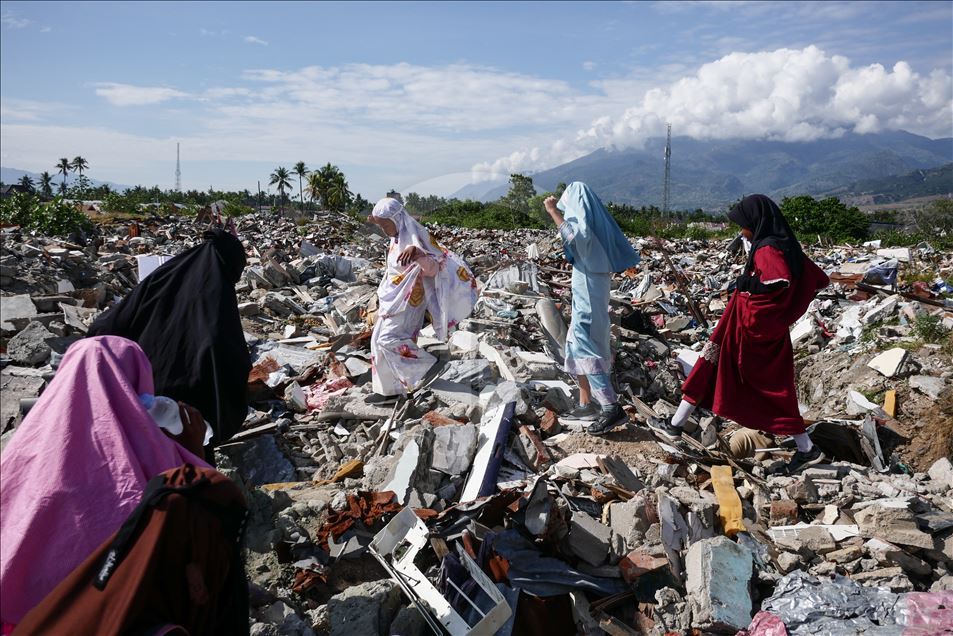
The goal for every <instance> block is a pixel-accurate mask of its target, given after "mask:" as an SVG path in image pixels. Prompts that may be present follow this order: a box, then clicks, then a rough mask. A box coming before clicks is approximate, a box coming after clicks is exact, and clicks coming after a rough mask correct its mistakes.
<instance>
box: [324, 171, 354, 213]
mask: <svg viewBox="0 0 953 636" xmlns="http://www.w3.org/2000/svg"><path fill="white" fill-rule="evenodd" d="M351 194H352V193H351V191H350V190H349V189H348V187H347V179H345V178H344V174H343V173H341V172H338V174H337V175H335V177H334V179H333V180H332V181H331V188H330V190H329V191H328V203H329V204H330V207H331V209H332V210H337V211H338V212H342V211H344V209H345V208H346V207H347V204H348V203H350V202H351Z"/></svg>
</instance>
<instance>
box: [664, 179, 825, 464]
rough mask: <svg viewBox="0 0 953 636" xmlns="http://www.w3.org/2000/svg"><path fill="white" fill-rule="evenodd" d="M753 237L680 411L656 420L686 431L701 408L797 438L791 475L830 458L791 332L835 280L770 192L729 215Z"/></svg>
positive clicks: (673, 433) (670, 430) (673, 431)
mask: <svg viewBox="0 0 953 636" xmlns="http://www.w3.org/2000/svg"><path fill="white" fill-rule="evenodd" d="M728 218H729V219H731V221H732V222H733V223H735V224H737V225H739V226H741V233H742V235H743V236H744V237H745V238H747V239H748V240H749V241H750V242H751V250H750V251H749V253H748V261H747V263H746V264H745V269H744V271H743V272H742V274H741V276H739V277H738V279H737V281H736V282H735V293H734V294H733V295H732V297H731V300H730V301H729V303H728V307H727V308H726V309H725V313H724V314H723V315H722V317H721V319H720V320H719V321H718V326H717V327H716V328H715V331H714V332H713V333H712V335H711V338H710V340H709V341H708V342H707V343H706V344H705V347H704V349H702V356H701V357H700V358H699V359H698V362H697V363H696V364H695V367H694V368H693V369H692V372H691V373H690V374H689V376H688V378H687V379H686V380H685V383H684V384H683V385H682V394H683V399H682V403H681V404H680V405H679V407H678V410H677V411H676V413H675V415H674V416H672V417H671V418H667V419H665V420H653V421H651V422H650V423H649V425H650V426H651V427H652V428H653V429H654V430H655V431H657V432H659V433H661V434H662V435H664V436H666V437H668V438H670V439H674V438H677V437H680V436H681V433H682V430H681V429H682V425H683V424H684V423H685V421H686V420H687V419H688V416H689V415H691V413H692V411H694V409H695V408H696V407H699V406H701V407H702V408H707V409H711V410H712V411H714V412H715V413H716V414H717V415H720V416H721V417H725V418H728V419H730V420H734V421H735V422H737V423H738V424H741V425H742V426H744V427H746V428H752V429H757V430H761V431H765V432H768V433H772V434H774V435H791V436H793V437H794V441H795V443H796V444H797V452H795V453H794V456H793V457H792V458H791V461H790V462H789V464H788V472H794V471H796V470H799V469H801V468H803V467H805V466H808V465H811V464H816V463H818V462H820V461H821V460H822V459H823V454H822V453H821V451H820V449H818V448H817V447H816V446H814V445H813V444H812V443H811V440H810V438H809V437H808V436H807V433H805V429H806V427H805V424H804V419H803V418H802V417H801V414H800V411H799V410H798V403H797V393H796V391H795V386H794V350H793V347H792V346H791V337H790V335H789V332H788V329H789V328H790V326H791V325H793V324H794V323H795V322H796V321H797V320H798V319H799V318H800V317H801V316H802V315H803V314H804V312H805V311H806V310H807V307H808V305H810V303H811V301H812V300H813V299H814V297H815V296H816V295H817V292H818V291H819V290H821V289H823V288H824V287H827V285H828V284H829V283H830V281H829V279H828V278H827V275H826V274H825V273H824V272H823V271H821V269H820V268H819V267H818V266H817V265H815V264H814V263H813V262H812V261H811V260H810V259H809V258H808V257H807V256H806V255H805V254H804V252H803V250H802V249H801V245H800V243H798V240H797V237H795V236H794V232H793V231H792V230H791V227H790V226H789V225H788V222H787V220H786V219H785V218H784V216H783V215H782V214H781V210H780V209H778V206H777V205H776V204H775V203H774V201H772V200H771V199H769V198H768V197H766V196H764V195H763V194H754V195H751V196H747V197H745V198H744V199H742V200H741V201H740V202H739V203H737V204H735V205H734V206H733V207H732V208H731V210H730V211H729V212H728Z"/></svg>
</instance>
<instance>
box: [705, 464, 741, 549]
mask: <svg viewBox="0 0 953 636" xmlns="http://www.w3.org/2000/svg"><path fill="white" fill-rule="evenodd" d="M711 483H712V486H713V487H714V489H715V497H716V498H717V499H718V517H719V518H720V519H721V527H722V530H723V531H724V533H725V534H726V535H728V536H729V537H733V536H735V535H736V534H738V533H739V532H743V531H744V529H745V524H744V521H743V520H742V517H741V498H740V497H739V496H738V491H737V490H735V480H734V478H733V477H732V476H731V466H712V467H711Z"/></svg>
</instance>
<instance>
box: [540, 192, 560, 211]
mask: <svg viewBox="0 0 953 636" xmlns="http://www.w3.org/2000/svg"><path fill="white" fill-rule="evenodd" d="M558 202H559V199H557V198H556V197H553V196H549V197H546V199H545V200H544V201H543V206H544V207H545V208H546V211H547V212H549V213H550V214H552V213H553V212H558V211H559V208H558V207H556V204H557V203H558Z"/></svg>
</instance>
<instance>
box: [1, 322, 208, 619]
mask: <svg viewBox="0 0 953 636" xmlns="http://www.w3.org/2000/svg"><path fill="white" fill-rule="evenodd" d="M153 392H154V388H153V381H152V367H151V365H150V364H149V360H148V359H147V358H146V355H145V353H143V351H142V349H140V348H139V345H137V344H136V343H134V342H132V341H131V340H126V339H125V338H118V337H115V336H102V337H97V338H87V339H85V340H80V341H79V342H77V343H75V344H74V345H73V346H71V347H70V348H69V351H67V352H66V356H65V357H64V358H63V361H62V363H61V364H60V367H59V370H58V371H57V373H56V376H55V377H54V378H53V381H52V382H51V383H50V385H49V387H47V389H46V391H44V393H43V395H42V396H41V397H40V399H39V400H38V401H37V403H36V405H35V406H34V407H33V408H32V409H31V410H30V413H29V415H27V417H26V418H24V420H23V422H22V423H21V424H20V426H18V427H17V430H16V433H14V435H13V437H12V439H11V440H10V442H9V443H8V444H7V447H6V449H5V450H4V452H3V455H2V457H0V537H2V539H0V589H2V590H3V592H2V594H0V622H2V623H3V626H4V630H5V631H6V630H7V629H9V626H10V625H15V624H16V623H17V622H19V621H20V620H21V619H22V618H23V616H24V615H25V614H26V613H27V612H28V611H29V610H30V609H32V608H33V607H34V606H35V605H36V604H37V603H39V602H40V601H41V600H42V599H43V598H44V597H45V596H46V595H47V594H48V593H49V592H50V591H51V590H52V589H53V588H54V587H56V585H57V584H58V583H59V582H60V581H62V580H63V579H64V578H65V577H66V576H67V575H68V574H69V573H70V572H71V571H72V570H73V569H74V568H75V567H76V566H77V565H79V564H80V563H81V562H82V561H83V560H84V559H85V558H86V557H87V556H89V555H90V554H91V553H92V552H93V551H94V550H95V549H96V548H97V547H99V545H100V544H102V543H103V542H104V541H105V540H106V539H108V538H109V537H110V536H111V535H112V534H113V533H114V532H116V530H118V529H119V527H120V526H121V525H122V523H123V521H125V519H126V517H128V516H129V514H130V513H131V512H132V511H133V509H134V508H135V507H136V505H137V504H138V503H139V499H140V497H141V495H142V493H143V490H144V488H145V485H146V483H147V482H148V481H149V479H151V478H152V477H155V476H156V475H158V474H159V473H161V472H163V471H166V470H169V469H171V468H175V467H178V466H181V465H183V464H193V465H195V466H202V467H206V466H208V464H206V463H205V461H203V460H202V459H201V458H200V456H199V455H201V453H202V443H203V437H204V434H205V424H204V422H203V421H202V419H201V416H200V415H198V414H197V412H196V411H194V409H191V407H185V406H184V405H180V406H181V407H182V413H181V417H182V421H183V422H185V423H186V424H187V425H186V426H185V427H184V430H183V431H182V433H181V434H180V435H177V436H175V437H174V438H173V437H172V436H171V435H167V434H166V433H165V432H164V431H162V430H161V429H160V428H159V426H158V425H157V423H156V421H155V420H154V419H153V417H152V416H151V415H150V413H149V411H147V410H146V407H145V406H143V403H144V402H145V403H150V401H151V398H152V397H153V396H152V394H153ZM189 448H191V449H192V450H189ZM196 453H198V455H197V454H196Z"/></svg>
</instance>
